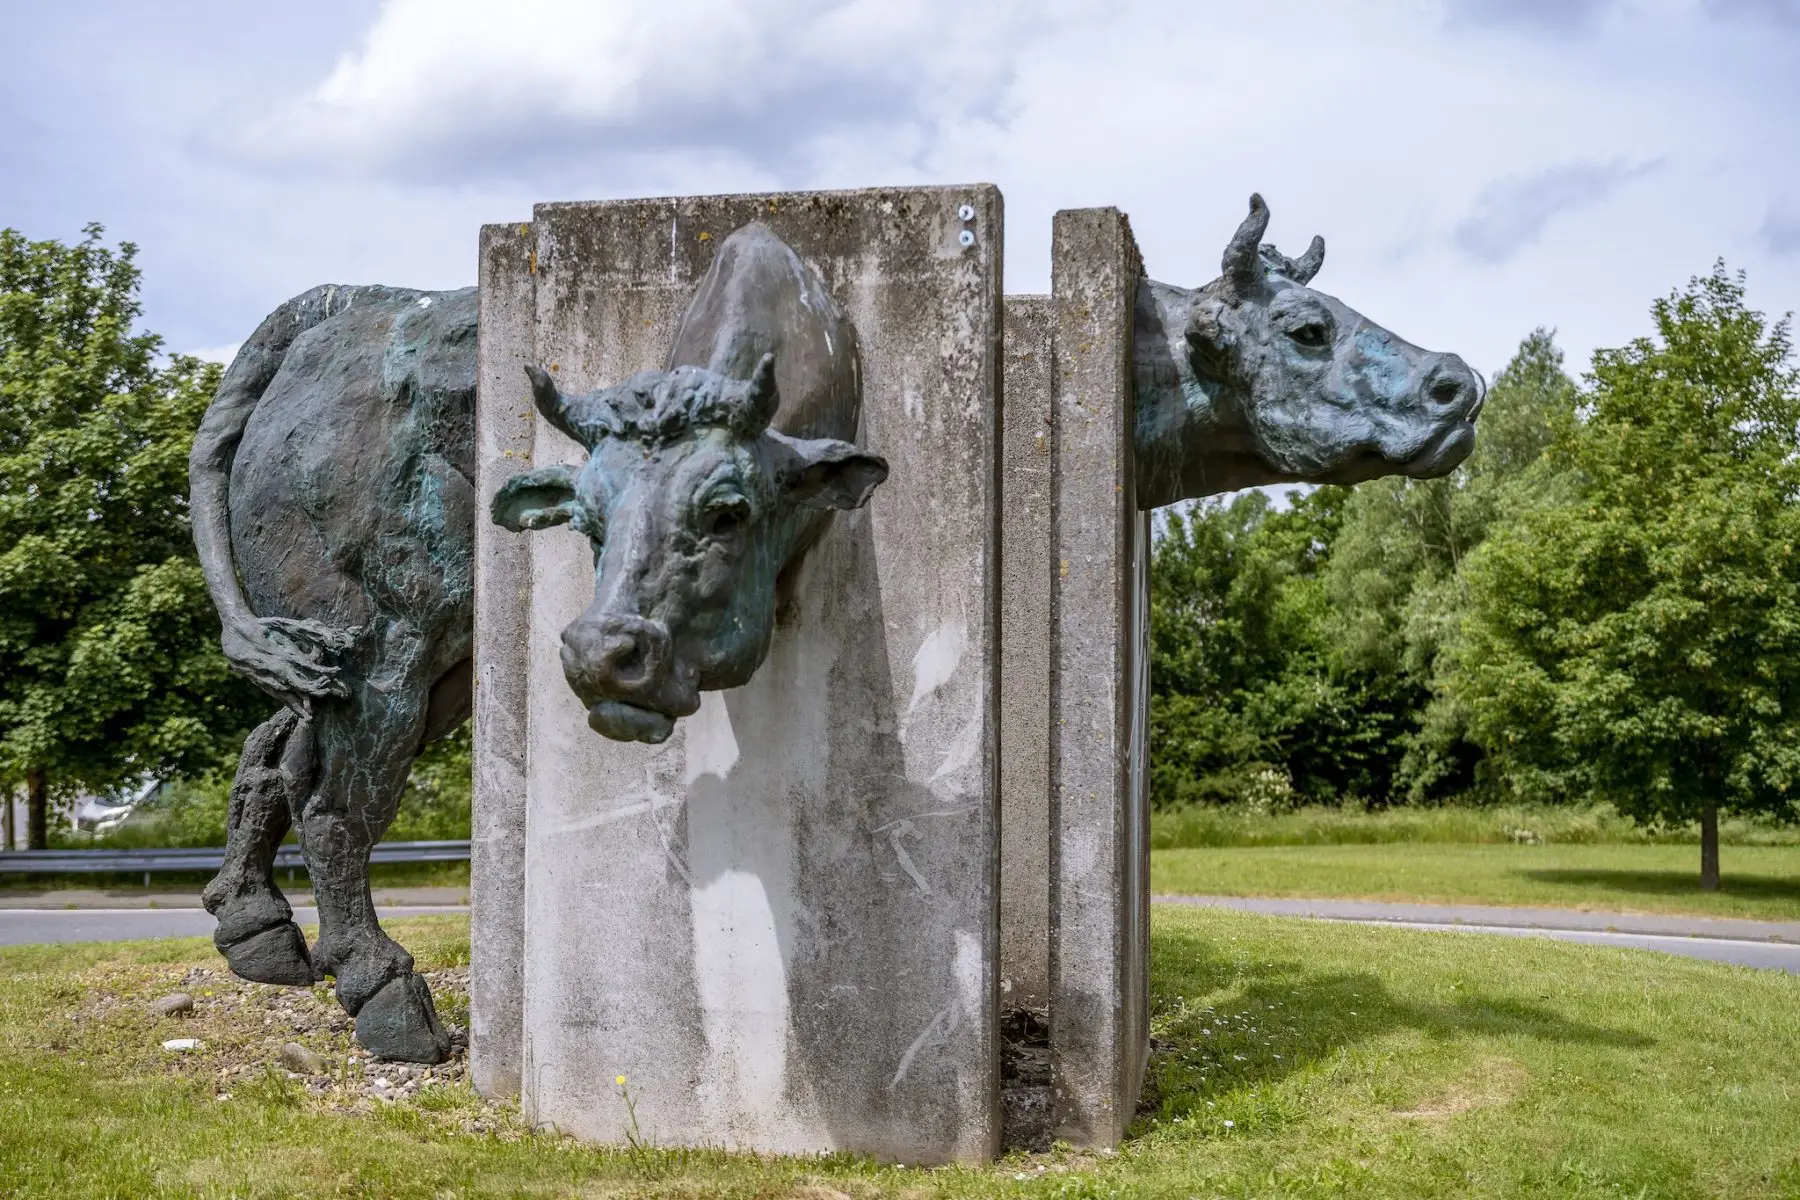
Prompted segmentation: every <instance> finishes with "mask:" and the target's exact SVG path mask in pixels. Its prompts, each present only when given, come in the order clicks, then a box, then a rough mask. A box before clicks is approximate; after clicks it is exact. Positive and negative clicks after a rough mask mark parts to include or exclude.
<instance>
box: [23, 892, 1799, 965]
mask: <svg viewBox="0 0 1800 1200" xmlns="http://www.w3.org/2000/svg"><path fill="white" fill-rule="evenodd" d="M1156 902H1157V903H1159V904H1194V905H1201V906H1204V907H1210V908H1230V909H1235V910H1238V911H1240V912H1254V913H1262V914H1265V915H1268V916H1288V917H1310V918H1313V919H1316V920H1328V921H1360V922H1370V923H1377V924H1388V925H1397V926H1400V927H1402V928H1406V929H1423V930H1433V931H1440V932H1457V933H1491V934H1500V935H1502V936H1506V937H1548V938H1556V939H1558V940H1560V941H1566V942H1585V943H1587V944H1589V945H1596V946H1627V947H1631V948H1634V949H1638V950H1654V951H1658V952H1660V953H1663V954H1678V955H1681V956H1683V957H1686V958H1702V959H1709V960H1711V961H1713V962H1725V963H1736V964H1737V965H1739V966H1745V967H1762V968H1766V969H1769V970H1779V971H1788V972H1792V973H1795V974H1800V921H1747V920H1733V919H1728V918H1719V917H1681V916H1663V915H1658V914H1648V913H1593V912H1576V911H1566V910H1561V909H1546V908H1501V907H1490V906H1483V905H1433V904H1381V903H1374V902H1369V901H1362V900H1275V899H1261V898H1252V897H1242V896H1158V897H1156ZM379 911H380V913H381V916H382V917H383V918H384V919H385V918H391V917H416V916H431V915H436V914H443V913H466V912H468V911H469V910H468V906H467V905H465V904H384V905H382V906H381V908H380V910H379ZM294 919H295V920H296V921H298V922H299V923H300V924H302V925H312V924H316V923H317V922H318V919H319V915H318V912H317V910H315V909H312V908H296V909H295V910H294ZM212 931H213V919H212V916H211V915H210V914H208V913H207V912H206V911H205V910H203V909H199V908H193V907H181V908H12V907H6V908H0V946H16V945H22V944H26V943H40V942H119V941H136V940H139V939H142V938H164V937H202V936H210V935H211V934H212Z"/></svg>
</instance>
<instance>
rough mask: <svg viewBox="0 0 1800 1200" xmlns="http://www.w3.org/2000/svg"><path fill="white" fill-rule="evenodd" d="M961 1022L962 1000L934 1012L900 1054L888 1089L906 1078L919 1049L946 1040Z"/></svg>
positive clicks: (953, 1001) (892, 1088) (893, 1087)
mask: <svg viewBox="0 0 1800 1200" xmlns="http://www.w3.org/2000/svg"><path fill="white" fill-rule="evenodd" d="M960 1024H962V1001H960V1000H952V1001H951V1002H950V1003H949V1004H947V1005H945V1006H944V1007H943V1008H940V1009H938V1010H937V1012H935V1013H933V1014H932V1015H931V1020H930V1021H928V1022H926V1024H925V1028H924V1029H922V1030H920V1031H919V1036H918V1037H916V1038H914V1039H913V1040H912V1045H910V1046H908V1047H907V1048H906V1053H905V1054H902V1055H901V1056H900V1065H899V1066H898V1067H897V1068H896V1069H895V1071H894V1077H893V1078H892V1079H890V1080H889V1081H888V1091H890V1092H891V1091H893V1090H894V1089H895V1088H897V1087H899V1086H900V1084H901V1082H902V1081H903V1080H904V1079H905V1078H906V1073H907V1072H908V1071H910V1070H912V1065H913V1059H915V1058H917V1057H918V1056H919V1051H921V1050H923V1049H924V1048H925V1044H926V1043H927V1042H933V1041H936V1042H940V1043H941V1042H943V1041H945V1040H946V1039H948V1038H949V1036H950V1035H951V1034H953V1033H955V1032H956V1027H957V1026H958V1025H960Z"/></svg>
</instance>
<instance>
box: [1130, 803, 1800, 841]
mask: <svg viewBox="0 0 1800 1200" xmlns="http://www.w3.org/2000/svg"><path fill="white" fill-rule="evenodd" d="M1719 840H1720V841H1721V842H1722V843H1723V844H1725V845H1728V846H1794V845H1800V829H1795V828H1782V827H1780V826H1777V825H1775V824H1772V823H1769V822H1765V821H1755V820H1750V819H1747V818H1742V817H1722V818H1720V820H1719ZM1389 842H1424V843H1432V842H1436V843H1458V842H1460V843H1503V842H1511V843H1521V844H1527V845H1599V844H1637V845H1688V844H1693V845H1698V844H1699V842H1700V828H1699V826H1698V825H1694V824H1687V825H1669V826H1662V827H1652V828H1645V827H1643V826H1639V825H1637V824H1635V823H1633V822H1632V821H1629V820H1627V819H1626V818H1624V817H1622V816H1620V815H1619V814H1618V812H1616V811H1615V810H1614V809H1613V808H1612V807H1610V806H1608V805H1593V806H1580V807H1564V808H1550V807H1533V808H1527V807H1505V808H1470V807H1445V808H1390V809H1384V810H1382V811H1379V812H1365V811H1363V810H1362V809H1359V808H1334V807H1325V806H1308V807H1304V808H1296V809H1292V810H1289V811H1286V812H1268V811H1257V810H1255V809H1249V808H1243V807H1236V806H1233V807H1222V806H1218V805H1189V806H1185V807H1181V808H1174V809H1169V810H1165V811H1162V812H1158V813H1154V814H1152V816H1151V818H1150V845H1151V848H1152V849H1156V850H1178V849H1201V848H1206V847H1214V846H1346V845H1380V844H1384V843H1389Z"/></svg>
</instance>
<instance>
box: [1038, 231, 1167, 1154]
mask: <svg viewBox="0 0 1800 1200" xmlns="http://www.w3.org/2000/svg"><path fill="white" fill-rule="evenodd" d="M1142 273H1143V267H1142V261H1141V259H1140V258H1139V255H1138V250H1137V245H1136V243H1135V241H1134V240H1133V238H1132V235H1131V227H1130V224H1129V223H1128V222H1127V221H1126V219H1125V215H1124V214H1123V213H1121V212H1119V211H1118V210H1117V209H1111V208H1099V209H1078V210H1072V211H1064V212H1059V213H1057V214H1056V217H1055V219H1054V222H1053V225H1052V260H1051V296H1052V302H1051V303H1052V311H1053V316H1054V338H1055V364H1054V384H1053V392H1054V396H1055V414H1054V422H1055V432H1054V439H1055V445H1054V453H1053V458H1054V462H1055V475H1054V498H1055V515H1054V529H1055V556H1056V560H1057V562H1056V572H1055V575H1054V576H1053V587H1052V600H1051V613H1052V629H1053V641H1052V646H1051V655H1052V657H1051V691H1050V715H1051V723H1050V781H1051V782H1050V1056H1051V1072H1052V1085H1053V1088H1054V1104H1055V1119H1056V1132H1057V1136H1059V1137H1062V1138H1065V1139H1067V1140H1068V1141H1070V1142H1071V1143H1073V1144H1075V1145H1078V1146H1110V1145H1113V1144H1115V1143H1116V1142H1117V1141H1118V1140H1119V1139H1120V1137H1121V1136H1122V1135H1123V1133H1124V1131H1125V1127H1126V1126H1127V1125H1128V1124H1130V1121H1131V1118H1132V1114H1133V1112H1134V1110H1135V1109H1136V1106H1137V1099H1138V1094H1139V1092H1140V1090H1141V1089H1142V1086H1143V1077H1144V1068H1145V1064H1146V1060H1147V1056H1148V1050H1149V1030H1148V1022H1149V983H1148V964H1149V908H1148V895H1147V883H1148V829H1147V809H1148V804H1147V799H1148V797H1147V794H1146V790H1145V789H1146V772H1145V769H1144V768H1145V738H1146V734H1147V730H1146V729H1145V725H1146V719H1145V718H1146V716H1147V699H1148V695H1147V693H1148V688H1147V682H1148V677H1147V671H1148V661H1147V658H1148V656H1147V654H1146V653H1145V649H1146V638H1147V632H1148V631H1147V624H1148V622H1147V594H1148V589H1147V587H1146V577H1145V570H1146V566H1147V564H1146V561H1145V559H1146V556H1147V547H1148V517H1147V514H1144V513H1140V512H1139V511H1138V509H1137V499H1136V496H1135V494H1134V487H1133V483H1134V475H1135V472H1134V470H1133V465H1132V422H1133V419H1134V413H1133V404H1132V395H1133V391H1132V376H1131V339H1132V309H1133V302H1134V298H1135V296H1136V292H1137V282H1138V279H1139V277H1140V276H1141V275H1142Z"/></svg>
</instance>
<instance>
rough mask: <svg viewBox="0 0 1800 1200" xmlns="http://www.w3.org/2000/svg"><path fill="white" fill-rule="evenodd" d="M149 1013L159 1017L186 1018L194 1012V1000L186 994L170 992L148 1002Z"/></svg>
mask: <svg viewBox="0 0 1800 1200" xmlns="http://www.w3.org/2000/svg"><path fill="white" fill-rule="evenodd" d="M150 1011H151V1012H153V1013H155V1014H156V1015H157V1016H159V1017H179V1016H186V1015H187V1014H188V1013H191V1012H193V1011H194V998H193V997H192V996H190V995H188V994H187V993H186V992H171V993H170V994H169V995H167V996H164V997H163V998H162V999H160V1000H153V1001H151V1002H150Z"/></svg>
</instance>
